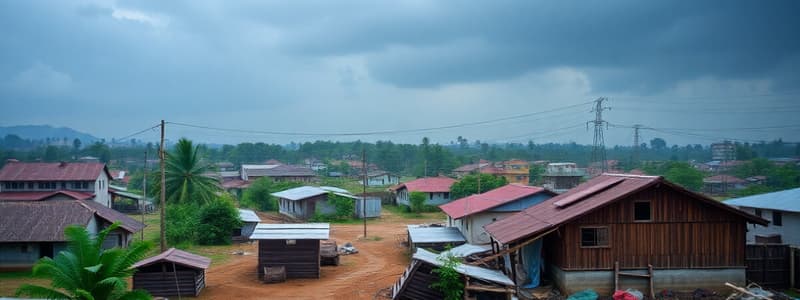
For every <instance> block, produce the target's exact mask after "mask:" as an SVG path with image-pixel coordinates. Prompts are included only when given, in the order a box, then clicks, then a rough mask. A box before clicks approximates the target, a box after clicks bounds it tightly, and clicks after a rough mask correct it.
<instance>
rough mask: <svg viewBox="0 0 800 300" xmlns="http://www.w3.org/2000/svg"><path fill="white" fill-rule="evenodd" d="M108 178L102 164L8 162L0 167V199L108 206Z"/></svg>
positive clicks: (107, 173)
mask: <svg viewBox="0 0 800 300" xmlns="http://www.w3.org/2000/svg"><path fill="white" fill-rule="evenodd" d="M110 180H111V173H110V172H109V171H108V168H106V165H105V164H103V163H67V162H60V163H57V162H55V163H27V162H18V161H11V162H8V163H6V165H5V166H3V168H2V169H0V201H4V200H9V201H25V200H31V201H37V200H45V199H77V200H86V199H89V200H93V201H94V202H97V203H100V204H102V205H104V206H106V207H111V197H110V196H109V194H108V184H109V182H110Z"/></svg>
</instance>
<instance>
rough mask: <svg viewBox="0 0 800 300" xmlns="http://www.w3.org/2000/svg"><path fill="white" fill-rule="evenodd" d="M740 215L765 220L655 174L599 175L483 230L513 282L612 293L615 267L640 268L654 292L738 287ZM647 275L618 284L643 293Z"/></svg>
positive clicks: (742, 238) (741, 278) (742, 240)
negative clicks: (649, 274) (546, 282)
mask: <svg viewBox="0 0 800 300" xmlns="http://www.w3.org/2000/svg"><path fill="white" fill-rule="evenodd" d="M747 223H754V224H759V225H764V226H765V225H767V223H768V222H767V221H766V220H764V219H762V218H760V217H757V216H755V215H752V214H749V213H747V212H744V211H741V210H738V209H735V208H733V207H731V206H729V205H726V204H723V203H721V202H718V201H716V200H714V199H711V198H708V197H706V196H704V195H702V194H698V193H694V192H691V191H689V190H686V189H684V188H682V187H680V186H678V185H675V184H673V183H671V182H669V181H667V180H664V178H662V177H660V176H636V175H630V174H603V175H601V176H598V177H595V178H593V179H591V180H589V181H587V182H585V183H583V184H581V185H579V186H577V187H575V188H573V189H571V190H569V191H568V192H566V193H563V194H560V195H558V196H556V197H553V198H550V199H548V200H545V201H544V202H541V203H539V204H537V205H534V206H531V207H529V208H527V209H525V210H523V211H522V212H519V213H517V214H514V215H513V216H510V217H507V218H504V219H501V220H498V221H497V222H494V223H491V224H489V225H486V226H485V227H484V228H485V229H486V232H488V233H489V235H490V236H491V237H492V238H493V241H495V242H496V243H497V244H495V246H496V247H497V248H499V249H501V250H500V251H499V253H498V255H503V254H508V255H507V256H506V257H507V259H504V260H503V263H504V264H505V266H506V267H505V270H506V272H508V274H512V276H511V278H513V279H514V280H515V281H516V283H517V284H518V285H521V286H523V287H525V288H533V287H536V286H538V285H539V284H540V279H541V278H542V276H545V277H546V278H548V279H550V280H552V281H553V282H554V283H555V285H556V286H558V287H559V288H560V289H561V290H562V292H564V293H566V294H572V293H575V292H577V291H581V290H584V289H587V288H592V289H594V290H595V291H597V292H598V293H600V294H601V295H610V294H611V293H612V292H613V291H614V290H615V281H614V278H615V270H624V271H625V272H626V273H634V272H636V273H638V274H646V272H648V267H651V268H652V269H653V270H654V271H652V272H653V273H652V280H653V282H654V285H655V286H656V287H657V288H658V289H659V290H661V289H668V290H674V291H687V290H688V291H692V290H694V289H697V288H704V289H709V290H715V291H720V289H723V288H724V285H723V283H725V282H730V283H733V284H736V285H739V286H742V285H744V284H745V277H746V274H745V271H746V269H745V244H746V231H747ZM542 268H546V271H545V272H544V273H542V271H541V270H542ZM522 278H526V279H524V280H523V279H522ZM646 282H647V281H646V280H635V279H630V278H625V279H621V282H620V285H621V286H622V287H624V288H628V287H631V288H636V289H639V290H642V291H645V290H647V284H646Z"/></svg>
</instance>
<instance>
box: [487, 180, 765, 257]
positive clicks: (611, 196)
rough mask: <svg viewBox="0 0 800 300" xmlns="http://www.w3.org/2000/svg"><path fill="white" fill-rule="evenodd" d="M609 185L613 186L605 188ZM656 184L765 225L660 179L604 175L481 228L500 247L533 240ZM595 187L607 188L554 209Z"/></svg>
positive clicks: (741, 212)
mask: <svg viewBox="0 0 800 300" xmlns="http://www.w3.org/2000/svg"><path fill="white" fill-rule="evenodd" d="M619 178H623V180H622V181H621V182H616V181H617V180H618V179H619ZM609 182H616V183H614V184H612V185H611V186H610V187H608V183H609ZM656 183H661V184H664V185H666V186H669V187H670V188H672V189H675V190H677V191H679V192H683V193H686V194H688V195H690V196H691V197H693V198H695V199H697V200H699V201H703V202H705V203H707V204H709V205H712V206H715V207H717V208H721V209H726V210H728V211H730V212H732V213H734V214H738V215H740V216H742V217H744V218H746V219H747V220H748V221H749V222H752V223H756V224H763V225H766V224H767V221H766V220H764V219H762V218H759V217H757V216H754V215H751V214H749V213H746V212H743V211H740V210H737V209H735V208H732V207H730V206H728V205H725V204H722V203H720V202H719V201H716V200H714V199H711V198H708V197H706V196H704V195H701V194H697V193H694V192H691V191H688V190H686V189H684V188H682V187H679V186H677V185H675V184H673V183H670V182H668V181H666V180H664V179H663V178H662V177H659V176H640V175H630V174H603V175H600V176H597V177H595V178H593V179H591V180H589V181H587V182H584V183H582V184H581V185H578V186H577V187H575V188H573V189H571V190H569V191H567V192H566V193H564V194H561V195H558V196H556V197H553V198H550V199H548V200H546V201H544V202H542V203H539V204H537V205H534V206H531V207H529V208H527V209H525V210H523V211H521V212H519V213H516V214H514V215H512V216H509V217H507V218H504V219H501V220H498V221H497V222H494V223H491V224H488V225H486V226H484V229H486V232H487V233H489V234H490V235H491V236H492V237H493V238H494V239H495V240H497V241H499V242H500V243H503V244H507V243H509V242H513V241H516V240H519V239H522V238H528V237H534V236H535V235H537V234H541V233H544V232H545V231H547V230H549V229H552V228H556V227H558V226H560V225H561V224H564V223H566V222H569V221H571V220H574V219H576V218H578V217H580V216H583V215H585V214H588V213H590V212H591V211H593V210H594V209H597V208H600V207H602V206H605V205H607V204H610V203H612V202H614V201H617V200H619V199H622V198H624V197H626V196H628V195H630V194H633V193H636V192H638V191H641V190H643V189H645V188H647V187H649V186H651V185H654V184H656ZM596 186H607V188H606V189H600V190H599V191H596V192H595V193H594V194H591V195H587V196H585V197H582V198H580V199H578V200H577V201H576V202H573V203H571V204H569V205H567V206H562V207H559V206H556V205H555V203H556V202H559V201H561V200H563V199H569V198H572V197H574V195H576V194H582V193H584V192H585V191H586V190H590V189H595V187H596Z"/></svg>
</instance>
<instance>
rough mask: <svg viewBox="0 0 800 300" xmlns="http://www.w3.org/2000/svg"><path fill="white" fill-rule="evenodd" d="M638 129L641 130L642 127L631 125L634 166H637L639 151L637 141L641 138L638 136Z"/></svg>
mask: <svg viewBox="0 0 800 300" xmlns="http://www.w3.org/2000/svg"><path fill="white" fill-rule="evenodd" d="M639 129H642V125H639V124H636V125H633V159H632V161H633V164H634V165H638V164H639V150H640V149H639V147H640V143H639V139H640V138H641V136H640V135H639Z"/></svg>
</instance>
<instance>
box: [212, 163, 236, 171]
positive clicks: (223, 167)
mask: <svg viewBox="0 0 800 300" xmlns="http://www.w3.org/2000/svg"><path fill="white" fill-rule="evenodd" d="M214 165H215V166H216V167H217V170H218V171H220V172H223V171H234V170H235V167H236V166H235V165H234V164H233V163H232V162H227V161H221V162H218V163H215V164H214Z"/></svg>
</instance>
